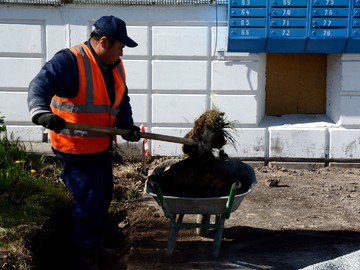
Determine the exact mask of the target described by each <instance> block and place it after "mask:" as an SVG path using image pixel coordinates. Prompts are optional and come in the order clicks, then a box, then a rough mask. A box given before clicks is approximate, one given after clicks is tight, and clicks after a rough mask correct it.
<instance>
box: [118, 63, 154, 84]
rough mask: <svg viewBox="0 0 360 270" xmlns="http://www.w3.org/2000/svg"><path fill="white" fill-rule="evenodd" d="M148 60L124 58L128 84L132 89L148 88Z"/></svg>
mask: <svg viewBox="0 0 360 270" xmlns="http://www.w3.org/2000/svg"><path fill="white" fill-rule="evenodd" d="M147 64H148V62H147V61H146V60H124V67H125V71H126V84H127V86H128V87H129V90H131V89H142V90H146V89H147V88H148V65H147Z"/></svg>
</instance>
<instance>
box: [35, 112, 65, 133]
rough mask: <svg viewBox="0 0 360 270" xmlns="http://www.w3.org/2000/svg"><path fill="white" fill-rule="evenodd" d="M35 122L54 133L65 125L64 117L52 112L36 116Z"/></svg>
mask: <svg viewBox="0 0 360 270" xmlns="http://www.w3.org/2000/svg"><path fill="white" fill-rule="evenodd" d="M37 122H38V123H39V124H40V125H42V126H43V127H45V128H48V129H51V130H53V131H55V132H56V133H59V132H60V131H61V130H62V129H63V128H64V127H65V125H66V121H65V119H63V118H61V117H60V116H58V115H56V114H53V113H44V114H43V115H41V116H40V117H39V118H38V120H37Z"/></svg>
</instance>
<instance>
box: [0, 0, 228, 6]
mask: <svg viewBox="0 0 360 270" xmlns="http://www.w3.org/2000/svg"><path fill="white" fill-rule="evenodd" d="M227 3H228V0H0V4H24V5H52V6H54V5H56V6H59V5H66V4H82V5H91V4H101V5H212V4H218V5H227Z"/></svg>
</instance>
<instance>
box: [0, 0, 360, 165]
mask: <svg viewBox="0 0 360 270" xmlns="http://www.w3.org/2000/svg"><path fill="white" fill-rule="evenodd" d="M0 7H1V8H0V36H1V38H2V42H1V44H0V114H1V115H4V116H5V121H6V125H7V127H8V131H9V132H13V133H14V134H15V136H16V137H19V138H20V139H21V140H24V141H33V142H40V141H41V140H42V133H43V131H44V129H43V128H42V127H39V126H34V125H32V124H31V122H30V118H29V114H28V111H27V104H26V98H27V86H28V84H29V82H30V80H31V79H32V78H33V77H34V76H35V75H36V73H37V72H38V71H39V70H40V68H41V66H42V65H43V64H44V63H45V62H46V61H47V60H49V59H50V58H51V57H52V56H53V55H54V53H56V52H57V51H58V50H60V49H62V48H64V47H68V46H70V45H76V44H78V43H80V42H82V41H85V40H86V39H87V38H88V36H89V34H90V32H91V29H92V24H93V23H94V21H95V20H96V19H97V18H99V17H101V16H102V15H110V14H112V15H115V16H118V17H120V18H122V19H124V20H125V21H126V22H127V25H128V34H129V35H130V36H131V37H132V38H133V39H134V40H136V41H137V42H138V44H139V46H138V47H136V48H126V49H125V51H124V54H125V56H124V64H125V68H126V71H127V84H128V86H129V89H130V96H131V102H132V107H133V112H134V120H135V121H136V123H137V124H138V125H140V124H144V125H145V126H146V127H147V131H148V132H154V133H160V134H166V135H173V136H179V137H182V136H184V135H185V134H186V133H187V132H188V131H189V130H190V129H191V128H192V126H193V122H194V120H195V119H196V118H197V117H198V116H200V115H201V114H202V113H203V112H204V111H206V110H208V109H209V108H211V106H213V105H215V106H217V107H218V108H219V109H220V110H222V111H224V112H225V115H226V116H227V118H228V119H229V120H231V121H233V120H236V121H238V123H239V124H238V125H237V130H236V132H235V133H234V136H235V139H236V142H237V143H236V147H235V148H234V147H232V146H230V145H228V146H226V149H225V150H226V152H227V153H228V154H229V155H230V156H232V157H241V158H247V159H260V160H263V159H279V158H280V159H281V158H305V159H306V158H311V159H326V158H329V157H330V158H334V159H337V158H340V159H354V158H355V159H356V158H360V151H357V149H358V148H360V146H358V144H359V141H360V140H359V135H358V132H357V128H360V122H359V121H360V106H358V104H359V101H360V100H359V97H360V95H359V91H360V80H358V76H359V75H358V74H359V71H360V64H359V63H360V56H359V55H351V56H346V55H329V57H328V78H327V107H326V108H327V115H323V116H319V117H318V116H315V117H314V116H306V115H305V116H304V115H300V116H292V117H290V118H289V117H283V118H281V119H274V118H272V117H266V116H265V115H264V114H265V86H266V54H249V53H228V52H226V48H227V7H226V6H218V10H217V12H216V8H215V6H204V5H199V6H118V5H117V6H109V5H106V6H101V5H97V6H91V5H82V6H81V5H65V6H62V7H34V6H15V5H14V6H12V5H2V6H0ZM216 14H217V15H216ZM216 16H217V19H218V21H217V22H216ZM299 123H301V125H298V124H299ZM340 127H341V128H340ZM343 132H346V133H344V134H346V136H343V137H342V133H343ZM339 137H341V140H339V139H338V138H339ZM149 143H150V148H151V151H152V154H153V155H181V154H182V151H181V145H179V144H174V143H167V142H161V141H149ZM349 145H350V146H351V147H350V146H349ZM344 149H347V150H346V151H345V150H344ZM349 149H351V150H349Z"/></svg>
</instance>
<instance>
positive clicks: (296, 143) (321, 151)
mask: <svg viewBox="0 0 360 270" xmlns="http://www.w3.org/2000/svg"><path fill="white" fill-rule="evenodd" d="M269 135H270V140H269V141H270V144H269V157H270V158H325V157H326V152H325V151H326V128H304V129H297V128H269Z"/></svg>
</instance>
